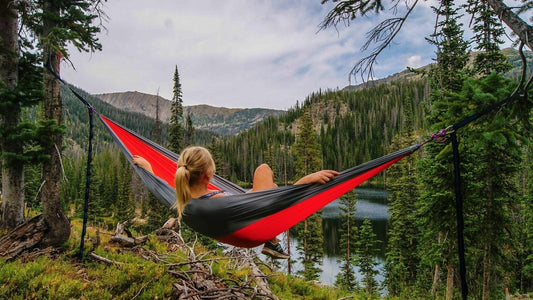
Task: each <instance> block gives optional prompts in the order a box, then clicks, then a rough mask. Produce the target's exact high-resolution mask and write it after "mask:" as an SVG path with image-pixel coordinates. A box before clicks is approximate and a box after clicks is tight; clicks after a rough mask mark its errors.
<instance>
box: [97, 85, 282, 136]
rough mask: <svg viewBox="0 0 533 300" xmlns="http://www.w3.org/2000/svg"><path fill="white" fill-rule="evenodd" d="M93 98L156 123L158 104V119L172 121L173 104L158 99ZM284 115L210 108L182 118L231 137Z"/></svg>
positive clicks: (196, 108)
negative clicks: (271, 117)
mask: <svg viewBox="0 0 533 300" xmlns="http://www.w3.org/2000/svg"><path fill="white" fill-rule="evenodd" d="M93 96H94V97H97V98H99V99H100V100H102V101H104V102H106V103H108V104H110V105H112V106H114V107H117V108H120V109H122V110H124V111H127V112H136V113H141V114H143V115H145V116H148V117H151V118H153V119H155V118H156V106H157V104H156V103H157V102H158V100H159V119H160V120H161V121H162V122H164V123H168V122H169V120H170V106H171V101H170V100H168V99H165V98H164V97H161V96H158V95H152V94H146V93H142V92H138V91H127V92H115V93H104V94H95V95H93ZM284 112H285V111H283V110H276V109H267V108H226V107H215V106H211V105H207V104H199V105H191V106H183V116H184V117H185V116H187V115H188V114H190V115H191V119H192V121H193V124H194V127H195V128H197V129H202V130H211V131H214V132H216V133H220V134H230V135H233V134H236V133H238V132H240V131H242V130H244V129H247V128H250V127H252V126H253V125H255V124H257V123H259V122H261V121H263V120H264V119H265V118H267V117H270V116H279V115H281V114H283V113H284Z"/></svg>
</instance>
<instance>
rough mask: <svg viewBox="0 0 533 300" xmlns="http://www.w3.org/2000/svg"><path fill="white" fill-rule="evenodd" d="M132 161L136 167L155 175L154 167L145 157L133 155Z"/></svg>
mask: <svg viewBox="0 0 533 300" xmlns="http://www.w3.org/2000/svg"><path fill="white" fill-rule="evenodd" d="M132 161H133V164H134V165H137V166H139V167H141V168H143V169H145V170H146V171H148V172H150V173H152V174H154V170H152V165H151V164H150V163H149V162H148V161H147V160H146V159H145V158H144V157H142V156H139V155H133V156H132Z"/></svg>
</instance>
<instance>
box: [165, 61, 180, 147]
mask: <svg viewBox="0 0 533 300" xmlns="http://www.w3.org/2000/svg"><path fill="white" fill-rule="evenodd" d="M182 96H183V94H182V91H181V83H180V75H179V73H178V66H176V68H175V70H174V88H173V89H172V103H171V105H170V122H169V127H168V136H169V137H168V143H169V146H168V149H169V150H171V151H173V152H176V153H179V152H180V151H181V149H182V148H183V145H182V143H183V127H182V123H183V99H182Z"/></svg>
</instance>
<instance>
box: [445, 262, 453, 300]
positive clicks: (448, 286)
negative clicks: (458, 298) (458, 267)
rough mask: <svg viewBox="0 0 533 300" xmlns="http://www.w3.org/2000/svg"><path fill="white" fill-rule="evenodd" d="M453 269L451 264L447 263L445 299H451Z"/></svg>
mask: <svg viewBox="0 0 533 300" xmlns="http://www.w3.org/2000/svg"><path fill="white" fill-rule="evenodd" d="M454 272H455V269H454V267H453V265H452V264H449V265H448V274H447V275H446V300H452V299H453V275H454V274H453V273H454Z"/></svg>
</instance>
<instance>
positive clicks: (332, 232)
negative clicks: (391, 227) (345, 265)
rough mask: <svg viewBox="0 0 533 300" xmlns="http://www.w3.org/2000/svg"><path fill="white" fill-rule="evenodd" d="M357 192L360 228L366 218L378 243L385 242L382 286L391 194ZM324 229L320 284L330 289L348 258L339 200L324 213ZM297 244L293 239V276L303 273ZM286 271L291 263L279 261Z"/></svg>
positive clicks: (379, 268)
mask: <svg viewBox="0 0 533 300" xmlns="http://www.w3.org/2000/svg"><path fill="white" fill-rule="evenodd" d="M356 192H357V199H358V200H357V205H356V208H357V209H356V213H355V217H356V221H357V222H358V224H357V225H358V226H359V225H361V224H362V222H363V220H364V218H365V217H367V218H368V219H370V220H371V222H372V228H373V230H374V233H375V234H376V239H378V240H380V241H381V245H380V249H379V252H378V255H377V257H376V261H377V262H378V266H377V268H376V269H377V271H378V276H377V277H376V280H377V281H378V283H381V282H382V281H383V276H382V275H381V274H384V270H383V267H384V262H385V249H386V244H387V240H386V232H387V219H388V218H389V213H388V211H387V210H388V206H387V205H386V202H387V197H388V196H389V193H388V192H386V191H384V190H379V189H364V188H358V189H356ZM322 211H323V214H322V219H323V223H322V229H323V233H324V259H323V262H322V266H321V269H322V273H321V274H320V281H321V282H323V283H324V284H327V285H333V284H334V283H335V277H336V276H337V274H338V273H339V270H340V264H339V263H338V260H339V259H341V258H342V257H343V255H344V253H343V252H342V251H343V250H344V249H340V247H339V234H338V232H339V226H340V218H339V216H340V212H341V210H340V203H339V201H338V200H335V201H333V202H332V203H330V204H328V205H327V206H326V207H324V208H323V209H322ZM279 238H280V239H282V245H284V248H285V249H286V238H285V237H284V236H280V237H279ZM297 243H298V242H297V241H296V240H295V239H291V256H292V257H291V258H292V259H293V260H294V261H295V262H293V263H292V264H291V272H292V273H293V274H296V272H297V271H298V270H301V269H302V266H301V265H300V264H299V262H297V260H298V250H297V249H296V245H297ZM279 262H280V263H281V268H282V270H283V271H285V272H287V269H288V263H287V261H281V260H280V261H279ZM354 270H355V272H356V275H357V277H358V278H359V279H360V278H361V276H360V275H359V273H358V270H357V268H354Z"/></svg>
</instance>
